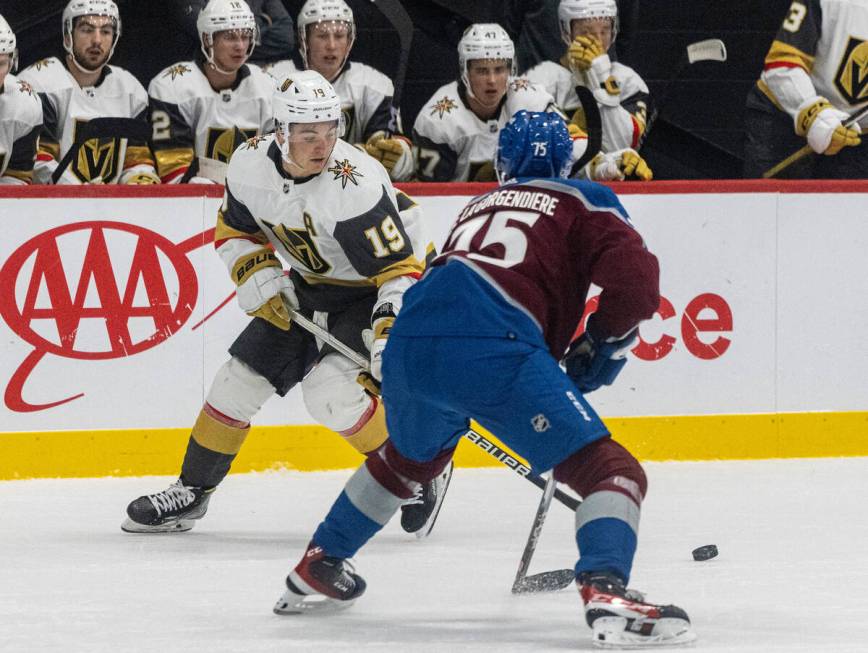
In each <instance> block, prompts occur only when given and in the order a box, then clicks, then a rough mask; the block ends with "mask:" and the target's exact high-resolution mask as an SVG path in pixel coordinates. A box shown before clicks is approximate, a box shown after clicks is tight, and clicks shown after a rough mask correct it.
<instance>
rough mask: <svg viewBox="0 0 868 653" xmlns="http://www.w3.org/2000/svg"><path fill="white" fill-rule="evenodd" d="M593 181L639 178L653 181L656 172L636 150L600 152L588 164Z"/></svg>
mask: <svg viewBox="0 0 868 653" xmlns="http://www.w3.org/2000/svg"><path fill="white" fill-rule="evenodd" d="M588 168H589V176H590V178H591V179H592V180H593V181H622V180H624V179H638V180H640V181H651V180H652V179H653V178H654V173H652V172H651V168H649V167H648V164H647V163H646V162H645V159H643V158H642V157H641V156H639V153H638V152H636V150H633V149H630V148H627V149H624V150H618V151H617V152H600V153H599V154H598V155H597V156H595V157H594V158H593V159H591V162H590V163H589V164H588Z"/></svg>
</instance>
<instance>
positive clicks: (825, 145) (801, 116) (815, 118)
mask: <svg viewBox="0 0 868 653" xmlns="http://www.w3.org/2000/svg"><path fill="white" fill-rule="evenodd" d="M846 119H847V114H846V113H844V112H843V111H839V110H838V109H836V108H834V107H833V106H832V104H831V103H830V102H829V101H828V100H827V99H826V98H824V97H820V96H817V97H815V98H811V99H810V100H806V101H805V102H803V103H802V104H801V106H800V107H799V113H798V115H796V133H797V134H798V135H799V136H804V137H805V138H806V139H807V141H808V145H810V146H811V149H813V150H814V152H816V153H817V154H826V155H833V154H837V153H838V152H840V151H841V150H842V149H844V148H845V147H852V146H854V145H859V143H861V142H862V139H861V138H860V137H859V136H860V131H859V129H856V128H853V127H845V126H844V125H843V122H842V121H844V120H846Z"/></svg>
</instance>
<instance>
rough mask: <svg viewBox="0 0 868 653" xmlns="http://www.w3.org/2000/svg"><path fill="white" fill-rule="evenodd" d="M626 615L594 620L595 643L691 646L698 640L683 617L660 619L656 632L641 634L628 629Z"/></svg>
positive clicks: (610, 646)
mask: <svg viewBox="0 0 868 653" xmlns="http://www.w3.org/2000/svg"><path fill="white" fill-rule="evenodd" d="M626 627H627V620H626V619H625V618H624V617H600V618H598V619H597V620H595V621H594V625H593V631H594V636H593V640H592V641H593V643H594V646H596V647H597V648H606V649H646V648H657V647H662V646H689V645H691V644H693V642H695V641H696V633H695V632H693V630H692V629H691V627H690V624H689V623H688V622H686V621H684V620H683V619H660V620H659V621H658V622H657V624H656V626H655V627H654V630H655V631H656V634H651V635H647V636H646V635H639V634H638V633H633V632H630V631H628V630H626Z"/></svg>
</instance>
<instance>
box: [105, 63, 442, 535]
mask: <svg viewBox="0 0 868 653" xmlns="http://www.w3.org/2000/svg"><path fill="white" fill-rule="evenodd" d="M271 115H272V116H273V118H274V121H275V128H276V129H275V132H274V133H273V134H269V135H267V136H256V137H253V138H251V139H249V140H248V141H246V142H245V143H244V144H243V145H241V146H240V147H239V148H238V149H237V150H236V151H235V153H234V154H233V155H232V158H231V160H230V162H229V166H228V170H227V174H226V184H225V185H226V189H225V196H224V201H223V206H222V207H221V209H220V211H219V212H218V216H217V226H216V230H215V235H214V244H215V247H216V249H217V254H218V255H219V256H220V258H221V259H222V260H223V262H224V264H225V265H226V268H227V270H228V271H229V274H230V275H231V278H232V280H233V282H234V283H235V285H236V294H237V299H238V304H239V306H240V307H241V310H243V311H244V312H245V313H247V314H248V315H250V316H251V317H252V318H253V319H252V320H251V321H250V323H249V324H248V326H247V327H246V328H245V329H244V331H243V332H242V333H241V334H240V335H239V336H238V338H236V340H235V342H234V343H233V344H232V346H231V347H230V348H229V354H230V356H231V358H230V359H229V360H228V361H227V362H226V363H225V364H224V365H223V366H222V367H221V368H220V370H218V372H217V374H216V376H215V378H214V381H213V383H212V386H211V389H210V391H209V392H208V395H207V397H206V400H205V404H204V406H203V407H202V410H201V412H200V413H199V417H198V419H197V420H196V423H195V425H194V426H193V430H192V433H191V435H190V440H189V442H188V445H187V452H186V455H185V457H184V461H183V465H182V467H181V475H180V478H179V479H178V481H177V482H176V483H174V484H173V485H172V486H170V487H169V488H167V489H166V490H163V491H162V492H158V493H156V494H152V495H146V496H142V497H139V498H138V499H136V500H135V501H133V502H132V503H130V505H129V507H128V508H127V515H128V519H127V520H126V521H125V522H124V524H123V526H122V528H123V530H125V531H129V532H135V533H155V532H179V531H186V530H190V529H191V528H192V527H193V525H194V523H195V521H196V520H198V519H200V518H201V517H203V516H204V514H205V511H206V510H207V507H208V502H209V500H210V497H211V494H212V493H213V492H214V490H215V489H216V488H217V486H218V485H219V484H220V483H221V482H222V481H223V479H224V478H225V477H226V475H227V474H228V472H229V468H230V466H231V464H232V462H233V460H234V459H235V456H236V455H237V454H238V452H239V451H240V449H241V447H242V445H243V443H244V441H245V439H246V437H247V434H248V432H249V430H250V424H251V421H252V420H253V418H254V417H255V415H256V414H257V413H258V412H259V409H260V408H261V407H262V405H263V403H264V402H265V401H266V400H267V399H268V398H269V397H271V396H272V395H274V394H278V395H280V396H284V395H286V393H287V392H289V391H290V390H291V389H292V388H293V387H294V386H296V385H300V386H301V392H302V397H303V400H304V403H305V407H306V408H307V411H308V413H309V414H310V415H311V416H312V417H313V418H314V419H315V420H317V421H318V422H320V423H321V424H323V425H324V426H326V427H327V428H329V429H331V430H333V431H336V432H337V433H338V434H339V435H341V436H342V437H343V438H344V439H345V440H346V442H347V443H348V444H349V445H351V446H352V447H353V448H354V449H356V450H357V451H358V452H360V453H362V454H364V455H365V456H368V457H374V458H378V457H379V456H380V452H381V450H382V446H383V443H384V442H385V441H386V439H387V437H388V433H387V431H386V422H385V410H384V404H383V402H382V401H381V400H380V399H379V397H378V396H376V393H370V392H368V391H366V389H365V388H363V386H362V385H361V383H360V382H358V378H359V376H360V372H361V371H362V370H361V369H360V368H359V366H358V365H357V364H356V363H354V362H352V361H350V360H349V359H347V358H346V357H344V356H343V355H342V354H339V353H338V352H336V351H334V350H332V349H331V348H330V347H328V346H319V345H318V342H317V340H316V338H315V337H314V336H313V335H311V334H310V333H308V332H307V331H306V330H305V329H303V328H301V327H299V326H297V325H295V324H293V322H292V317H291V313H290V311H291V310H295V311H299V312H300V313H301V314H303V315H304V316H305V317H306V318H308V319H309V320H312V321H314V322H315V323H316V324H319V325H320V326H322V327H324V328H327V329H328V330H329V332H331V333H332V334H333V335H334V336H335V337H337V338H338V339H340V340H342V341H344V342H345V343H347V344H348V345H349V346H351V347H353V348H354V349H356V350H357V351H364V348H365V344H366V343H365V339H366V336H365V332H366V331H372V334H373V339H372V342H371V347H370V350H371V368H372V371H373V373H374V375H375V379H376V380H377V381H378V380H379V379H378V378H377V377H378V376H379V371H378V370H379V365H380V357H381V352H382V349H383V347H384V344H385V340H386V338H387V337H388V335H389V329H388V327H389V325H390V324H391V323H392V321H393V320H394V317H395V315H397V314H398V312H399V311H400V309H401V304H402V298H403V295H404V292H405V291H406V290H407V289H408V288H410V287H411V286H412V285H413V283H415V281H416V279H417V278H418V277H419V276H420V274H421V273H422V270H423V269H424V265H425V263H424V262H425V259H426V250H427V242H426V241H425V240H424V239H423V237H422V229H421V221H420V215H419V213H420V211H419V207H418V205H416V204H415V203H414V202H413V201H412V200H410V198H408V197H407V196H406V195H404V194H403V193H401V192H400V191H396V190H395V188H394V187H393V186H392V183H391V181H390V180H389V177H388V175H387V174H386V171H385V170H384V169H383V167H382V166H381V165H379V164H378V163H377V162H376V161H375V160H374V159H372V158H371V157H370V156H368V155H367V154H365V153H364V152H361V151H360V150H358V149H357V148H355V147H353V146H352V145H350V144H348V143H346V142H345V141H343V140H341V139H340V135H341V133H342V132H343V113H342V111H341V104H340V99H339V97H338V95H337V93H336V92H335V90H334V89H333V88H332V86H331V85H330V84H329V83H328V82H327V81H326V80H325V79H324V78H323V77H322V76H321V75H320V74H319V73H317V72H315V71H312V70H307V71H298V72H296V73H294V74H293V75H292V77H287V78H285V79H283V80H280V81H279V82H278V84H277V87H276V89H275V90H273V91H272V109H271ZM286 268H288V270H287V269H286ZM287 272H288V274H287ZM362 380H364V379H362ZM450 473H451V468H450V469H449V470H445V471H444V472H443V473H442V474H441V475H440V476H439V477H438V478H432V479H431V481H430V483H429V484H428V485H426V486H425V487H424V488H421V489H420V492H419V496H418V497H417V496H414V497H410V498H408V503H407V505H405V506H404V511H403V512H404V515H403V516H404V517H405V519H403V520H402V524H403V525H404V527H405V530H407V531H408V532H416V533H419V532H422V534H423V535H424V534H427V532H428V531H430V527H431V526H432V525H433V518H436V512H435V508H438V507H439V505H440V503H441V502H442V497H443V494H444V493H445V490H446V486H447V484H448V480H449V478H448V476H449V474H450ZM432 515H433V517H432ZM425 529H427V530H425Z"/></svg>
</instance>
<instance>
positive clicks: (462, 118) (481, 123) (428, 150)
mask: <svg viewBox="0 0 868 653" xmlns="http://www.w3.org/2000/svg"><path fill="white" fill-rule="evenodd" d="M514 60H515V47H514V46H513V44H512V40H511V39H510V38H509V35H508V34H507V33H506V30H504V29H503V28H502V27H501V26H500V25H497V24H495V23H478V24H475V25H471V26H470V27H468V28H467V30H466V31H465V32H464V36H462V37H461V41H460V42H459V43H458V69H459V79H458V80H456V81H454V82H451V83H450V84H446V85H445V86H442V87H440V88H439V89H437V91H436V92H435V93H434V95H433V96H431V99H430V100H428V102H426V103H425V104H424V105H423V106H422V109H421V110H420V111H419V115H418V116H417V117H416V123H415V125H414V126H413V143H414V145H415V147H416V176H417V178H418V179H419V180H420V181H494V179H495V175H494V167H493V166H492V163H491V162H492V161H493V160H494V151H495V149H496V148H497V133H498V131H500V129H501V128H502V127H503V126H504V125H505V124H506V123H507V122H508V121H509V119H510V117H511V116H512V114H514V113H515V112H516V111H519V110H521V109H527V110H529V111H546V110H548V109H550V108H554V99H553V98H552V96H551V95H549V94H548V93H547V92H546V91H545V90H543V89H542V88H541V87H539V86H536V85H534V84H532V83H530V82H529V81H528V80H527V79H524V78H520V77H513V75H514V73H515V64H514Z"/></svg>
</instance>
